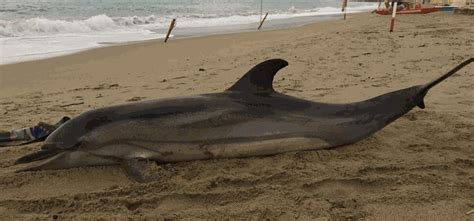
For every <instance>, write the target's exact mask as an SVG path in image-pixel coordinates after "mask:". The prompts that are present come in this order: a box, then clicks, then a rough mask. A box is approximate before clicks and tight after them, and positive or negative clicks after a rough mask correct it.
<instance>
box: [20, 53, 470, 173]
mask: <svg viewBox="0 0 474 221" xmlns="http://www.w3.org/2000/svg"><path fill="white" fill-rule="evenodd" d="M473 60H474V59H473V58H471V59H469V60H467V61H465V62H463V63H462V64H460V65H458V66H457V67H456V68H454V69H453V70H451V71H450V72H448V73H447V74H445V75H443V76H442V77H440V78H438V79H436V80H434V81H432V82H430V83H428V84H424V85H418V86H413V87H409V88H406V89H402V90H398V91H394V92H390V93H387V94H383V95H380V96H378V97H374V98H371V99H368V100H365V101H360V102H355V103H348V104H328V103H318V102H312V101H308V100H303V99H299V98H296V97H291V96H288V95H284V94H281V93H278V92H275V90H274V89H273V86H272V81H273V77H274V75H275V74H276V73H277V72H278V70H280V69H281V68H283V67H285V66H287V65H288V63H287V62H286V61H284V60H281V59H272V60H267V61H265V62H262V63H260V64H258V65H257V66H255V67H254V68H252V69H251V70H250V71H249V72H247V73H246V74H245V75H244V76H243V77H242V78H241V79H240V80H238V81H237V82H236V83H235V84H234V85H233V86H231V87H230V88H229V89H227V90H226V91H224V92H222V93H214V94H203V95H196V96H188V97H179V98H169V99H159V100H151V101H144V102H136V103H131V104H124V105H117V106H110V107H105V108H100V109H96V110H91V111H87V112H85V113H83V114H81V115H79V116H77V117H75V118H73V119H71V120H69V121H68V122H66V123H65V124H64V125H62V126H61V127H59V128H58V129H57V130H56V131H54V132H53V133H52V134H51V135H50V136H49V137H48V138H47V139H46V141H45V143H44V144H43V145H42V147H41V150H39V151H38V152H35V153H32V154H29V155H26V156H24V157H22V158H20V159H18V160H17V163H28V162H33V161H39V162H37V163H35V164H34V165H30V166H29V167H27V168H25V169H23V170H22V171H26V170H46V169H63V168H72V167H85V166H99V165H113V164H121V163H124V162H125V163H126V164H125V165H136V164H133V163H128V164H127V162H133V161H135V160H137V159H138V160H139V159H147V160H152V161H156V162H158V163H168V162H178V161H190V160H205V159H218V158H237V157H251V156H263V155H273V154H278V153H283V152H289V151H301V150H318V149H326V148H331V147H337V146H341V145H345V144H350V143H354V142H356V141H359V140H361V139H364V138H366V137H368V136H370V135H371V134H373V133H374V132H376V131H378V130H380V129H382V128H383V127H385V126H386V125H387V124H389V123H391V122H392V121H394V120H395V119H397V118H399V117H401V116H402V115H404V114H405V113H407V112H408V111H410V110H411V109H412V108H414V107H415V106H418V107H420V108H424V106H425V105H424V102H423V98H424V97H425V95H426V94H427V92H428V90H429V89H430V88H432V87H433V86H435V85H436V84H438V83H440V82H441V81H443V80H444V79H446V78H448V77H449V76H451V75H453V74H454V73H455V72H457V71H458V70H460V69H461V68H463V67H464V66H466V65H468V64H469V63H470V62H472V61H473Z"/></svg>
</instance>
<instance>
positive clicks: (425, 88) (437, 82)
mask: <svg viewBox="0 0 474 221" xmlns="http://www.w3.org/2000/svg"><path fill="white" fill-rule="evenodd" d="M473 61H474V58H469V59H467V60H465V61H464V62H462V63H461V64H458V66H456V67H454V68H453V69H451V70H450V71H449V72H448V73H446V74H444V75H443V76H441V77H439V78H438V79H436V80H434V81H431V82H429V83H428V84H425V85H423V90H424V91H425V92H428V90H429V89H431V88H432V87H434V86H435V85H437V84H439V83H440V82H441V81H444V80H445V79H446V78H448V77H451V75H453V74H455V73H456V72H458V71H459V70H461V69H462V68H464V67H465V66H466V65H468V64H470V63H471V62H473Z"/></svg>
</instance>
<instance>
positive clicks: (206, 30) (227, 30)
mask: <svg viewBox="0 0 474 221" xmlns="http://www.w3.org/2000/svg"><path fill="white" fill-rule="evenodd" d="M360 13H367V12H349V13H348V14H349V15H356V14H360ZM341 15H342V14H341ZM341 15H339V14H327V15H312V16H298V17H292V18H284V19H274V20H266V21H265V23H264V27H263V29H262V31H273V30H280V29H288V28H297V27H301V26H305V25H310V24H313V23H318V22H324V21H328V20H333V19H336V17H338V16H341ZM258 24H259V23H258V22H256V23H248V24H234V25H230V26H209V27H194V28H183V29H180V28H179V26H178V28H177V29H176V28H175V30H173V32H172V35H174V36H173V37H171V38H170V40H173V39H174V40H176V39H184V38H194V37H205V36H212V35H222V34H238V33H246V32H253V31H257V30H256V27H258ZM153 32H154V33H155V34H157V35H163V34H160V33H166V32H167V29H155V30H153ZM163 39H164V37H159V38H152V39H144V40H136V41H126V42H99V43H97V45H96V46H91V47H88V48H83V49H74V50H66V51H55V52H48V53H36V54H29V55H22V56H18V57H35V58H30V59H23V60H18V61H11V62H6V63H0V66H2V65H11V64H17V63H22V62H29V61H37V60H44V59H50V58H55V57H61V56H67V55H71V54H77V53H81V52H84V51H88V50H94V49H98V48H103V47H110V46H122V45H127V44H136V43H140V42H149V41H160V40H163ZM11 58H13V57H9V59H11ZM13 60H14V59H13Z"/></svg>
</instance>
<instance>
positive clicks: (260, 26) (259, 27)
mask: <svg viewBox="0 0 474 221" xmlns="http://www.w3.org/2000/svg"><path fill="white" fill-rule="evenodd" d="M267 15H268V12H267V14H265V17H263V19H262V21H261V22H260V25H259V26H258V28H257V30H260V29H261V28H262V25H263V22H265V19H266V18H267Z"/></svg>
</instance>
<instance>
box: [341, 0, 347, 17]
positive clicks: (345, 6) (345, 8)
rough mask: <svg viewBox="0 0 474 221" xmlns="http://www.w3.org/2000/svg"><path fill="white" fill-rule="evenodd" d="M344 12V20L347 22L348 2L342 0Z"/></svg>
mask: <svg viewBox="0 0 474 221" xmlns="http://www.w3.org/2000/svg"><path fill="white" fill-rule="evenodd" d="M342 12H344V20H346V12H347V0H342Z"/></svg>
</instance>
